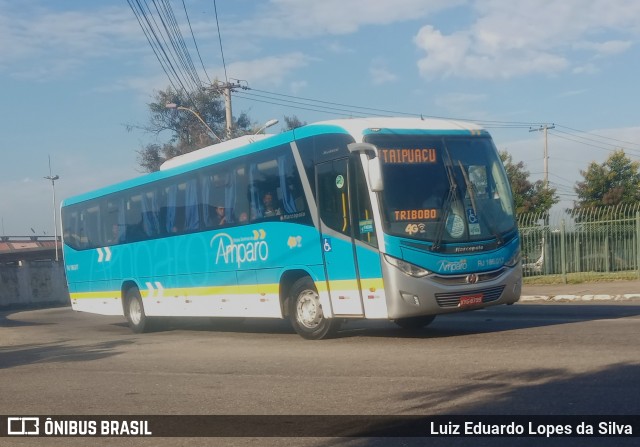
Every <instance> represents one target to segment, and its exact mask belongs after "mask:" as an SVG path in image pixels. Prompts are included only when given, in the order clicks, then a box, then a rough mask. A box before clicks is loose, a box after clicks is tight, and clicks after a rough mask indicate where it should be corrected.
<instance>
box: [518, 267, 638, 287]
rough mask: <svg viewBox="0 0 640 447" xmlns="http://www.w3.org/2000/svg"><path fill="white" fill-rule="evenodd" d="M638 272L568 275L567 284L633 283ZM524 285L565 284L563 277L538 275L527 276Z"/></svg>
mask: <svg viewBox="0 0 640 447" xmlns="http://www.w3.org/2000/svg"><path fill="white" fill-rule="evenodd" d="M637 279H639V278H638V272H637V271H636V270H628V271H624V272H608V273H606V272H579V273H567V284H580V283H584V282H607V281H633V280H637ZM523 283H524V284H528V285H536V284H538V285H540V284H564V279H563V278H562V275H537V276H525V277H524V278H523Z"/></svg>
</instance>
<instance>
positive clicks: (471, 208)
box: [367, 134, 516, 250]
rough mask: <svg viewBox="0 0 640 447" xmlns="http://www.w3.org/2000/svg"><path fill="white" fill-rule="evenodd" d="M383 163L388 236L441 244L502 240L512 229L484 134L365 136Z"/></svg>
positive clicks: (504, 184)
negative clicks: (373, 145) (376, 150)
mask: <svg viewBox="0 0 640 447" xmlns="http://www.w3.org/2000/svg"><path fill="white" fill-rule="evenodd" d="M367 142H369V143H372V144H375V145H376V146H377V147H378V150H379V155H380V160H381V164H382V175H383V179H384V191H383V193H382V207H383V221H384V226H385V231H386V232H388V233H389V234H392V235H395V236H401V237H407V238H412V239H420V240H424V241H429V242H432V243H433V245H434V250H437V249H438V248H440V246H441V244H448V243H449V244H451V243H456V244H459V243H466V242H476V241H484V240H490V239H493V240H496V242H498V243H500V242H502V235H504V234H505V233H507V232H509V231H511V230H513V229H515V226H516V222H515V217H514V209H513V199H512V196H511V192H510V189H509V183H508V180H507V177H506V174H505V171H504V167H503V165H502V162H501V161H500V159H499V157H498V154H497V151H496V149H495V146H494V144H493V141H492V140H491V138H490V137H489V136H470V135H469V136H451V135H449V136H419V135H388V134H386V135H369V136H368V137H367Z"/></svg>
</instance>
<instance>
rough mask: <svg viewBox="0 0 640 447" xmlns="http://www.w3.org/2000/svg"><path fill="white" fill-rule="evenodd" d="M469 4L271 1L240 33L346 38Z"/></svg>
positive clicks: (457, 0)
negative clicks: (362, 30)
mask: <svg viewBox="0 0 640 447" xmlns="http://www.w3.org/2000/svg"><path fill="white" fill-rule="evenodd" d="M461 3H465V1H464V0H431V1H425V0H395V1H393V2H384V1H371V0H323V1H317V0H271V1H270V2H268V4H266V5H264V6H263V7H262V8H260V11H259V14H257V15H256V16H255V17H253V18H250V19H248V20H245V21H242V22H241V23H239V24H238V25H237V26H235V27H234V28H235V29H236V31H235V32H236V33H240V34H249V35H263V36H277V37H283V38H298V37H316V36H321V35H344V34H350V33H354V32H356V31H358V29H359V28H361V27H363V26H367V25H388V24H392V23H396V22H401V21H406V20H415V19H417V18H420V17H426V16H428V15H429V14H432V13H435V12H438V11H441V10H444V9H448V8H451V7H453V6H455V5H458V4H461Z"/></svg>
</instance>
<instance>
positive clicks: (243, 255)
mask: <svg viewBox="0 0 640 447" xmlns="http://www.w3.org/2000/svg"><path fill="white" fill-rule="evenodd" d="M262 235H264V232H262V234H261V236H262ZM263 238H264V236H262V237H261V238H260V239H258V238H255V237H254V238H251V237H247V238H241V239H236V240H234V239H233V238H232V237H231V236H230V235H228V234H227V233H221V234H216V235H215V236H214V237H213V238H211V243H210V246H211V248H213V249H215V251H216V264H219V263H221V262H222V263H225V264H235V265H237V267H238V268H240V267H242V265H243V264H244V263H246V262H257V261H266V260H267V259H268V258H269V244H267V241H265V240H264V239H263Z"/></svg>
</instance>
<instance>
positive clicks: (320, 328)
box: [289, 277, 340, 340]
mask: <svg viewBox="0 0 640 447" xmlns="http://www.w3.org/2000/svg"><path fill="white" fill-rule="evenodd" d="M289 318H290V319H291V325H292V326H293V329H294V330H295V331H296V332H297V333H298V334H299V335H300V336H302V337H303V338H306V339H308V340H321V339H323V338H329V337H331V336H333V335H334V334H335V333H336V331H337V330H338V328H339V326H340V320H339V319H332V318H326V317H325V316H324V314H323V312H322V305H321V304H320V296H319V295H318V291H317V290H316V287H315V285H314V283H313V281H312V280H311V278H309V277H306V278H301V279H299V280H297V281H296V282H295V283H294V284H293V286H292V287H291V294H290V299H289Z"/></svg>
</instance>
